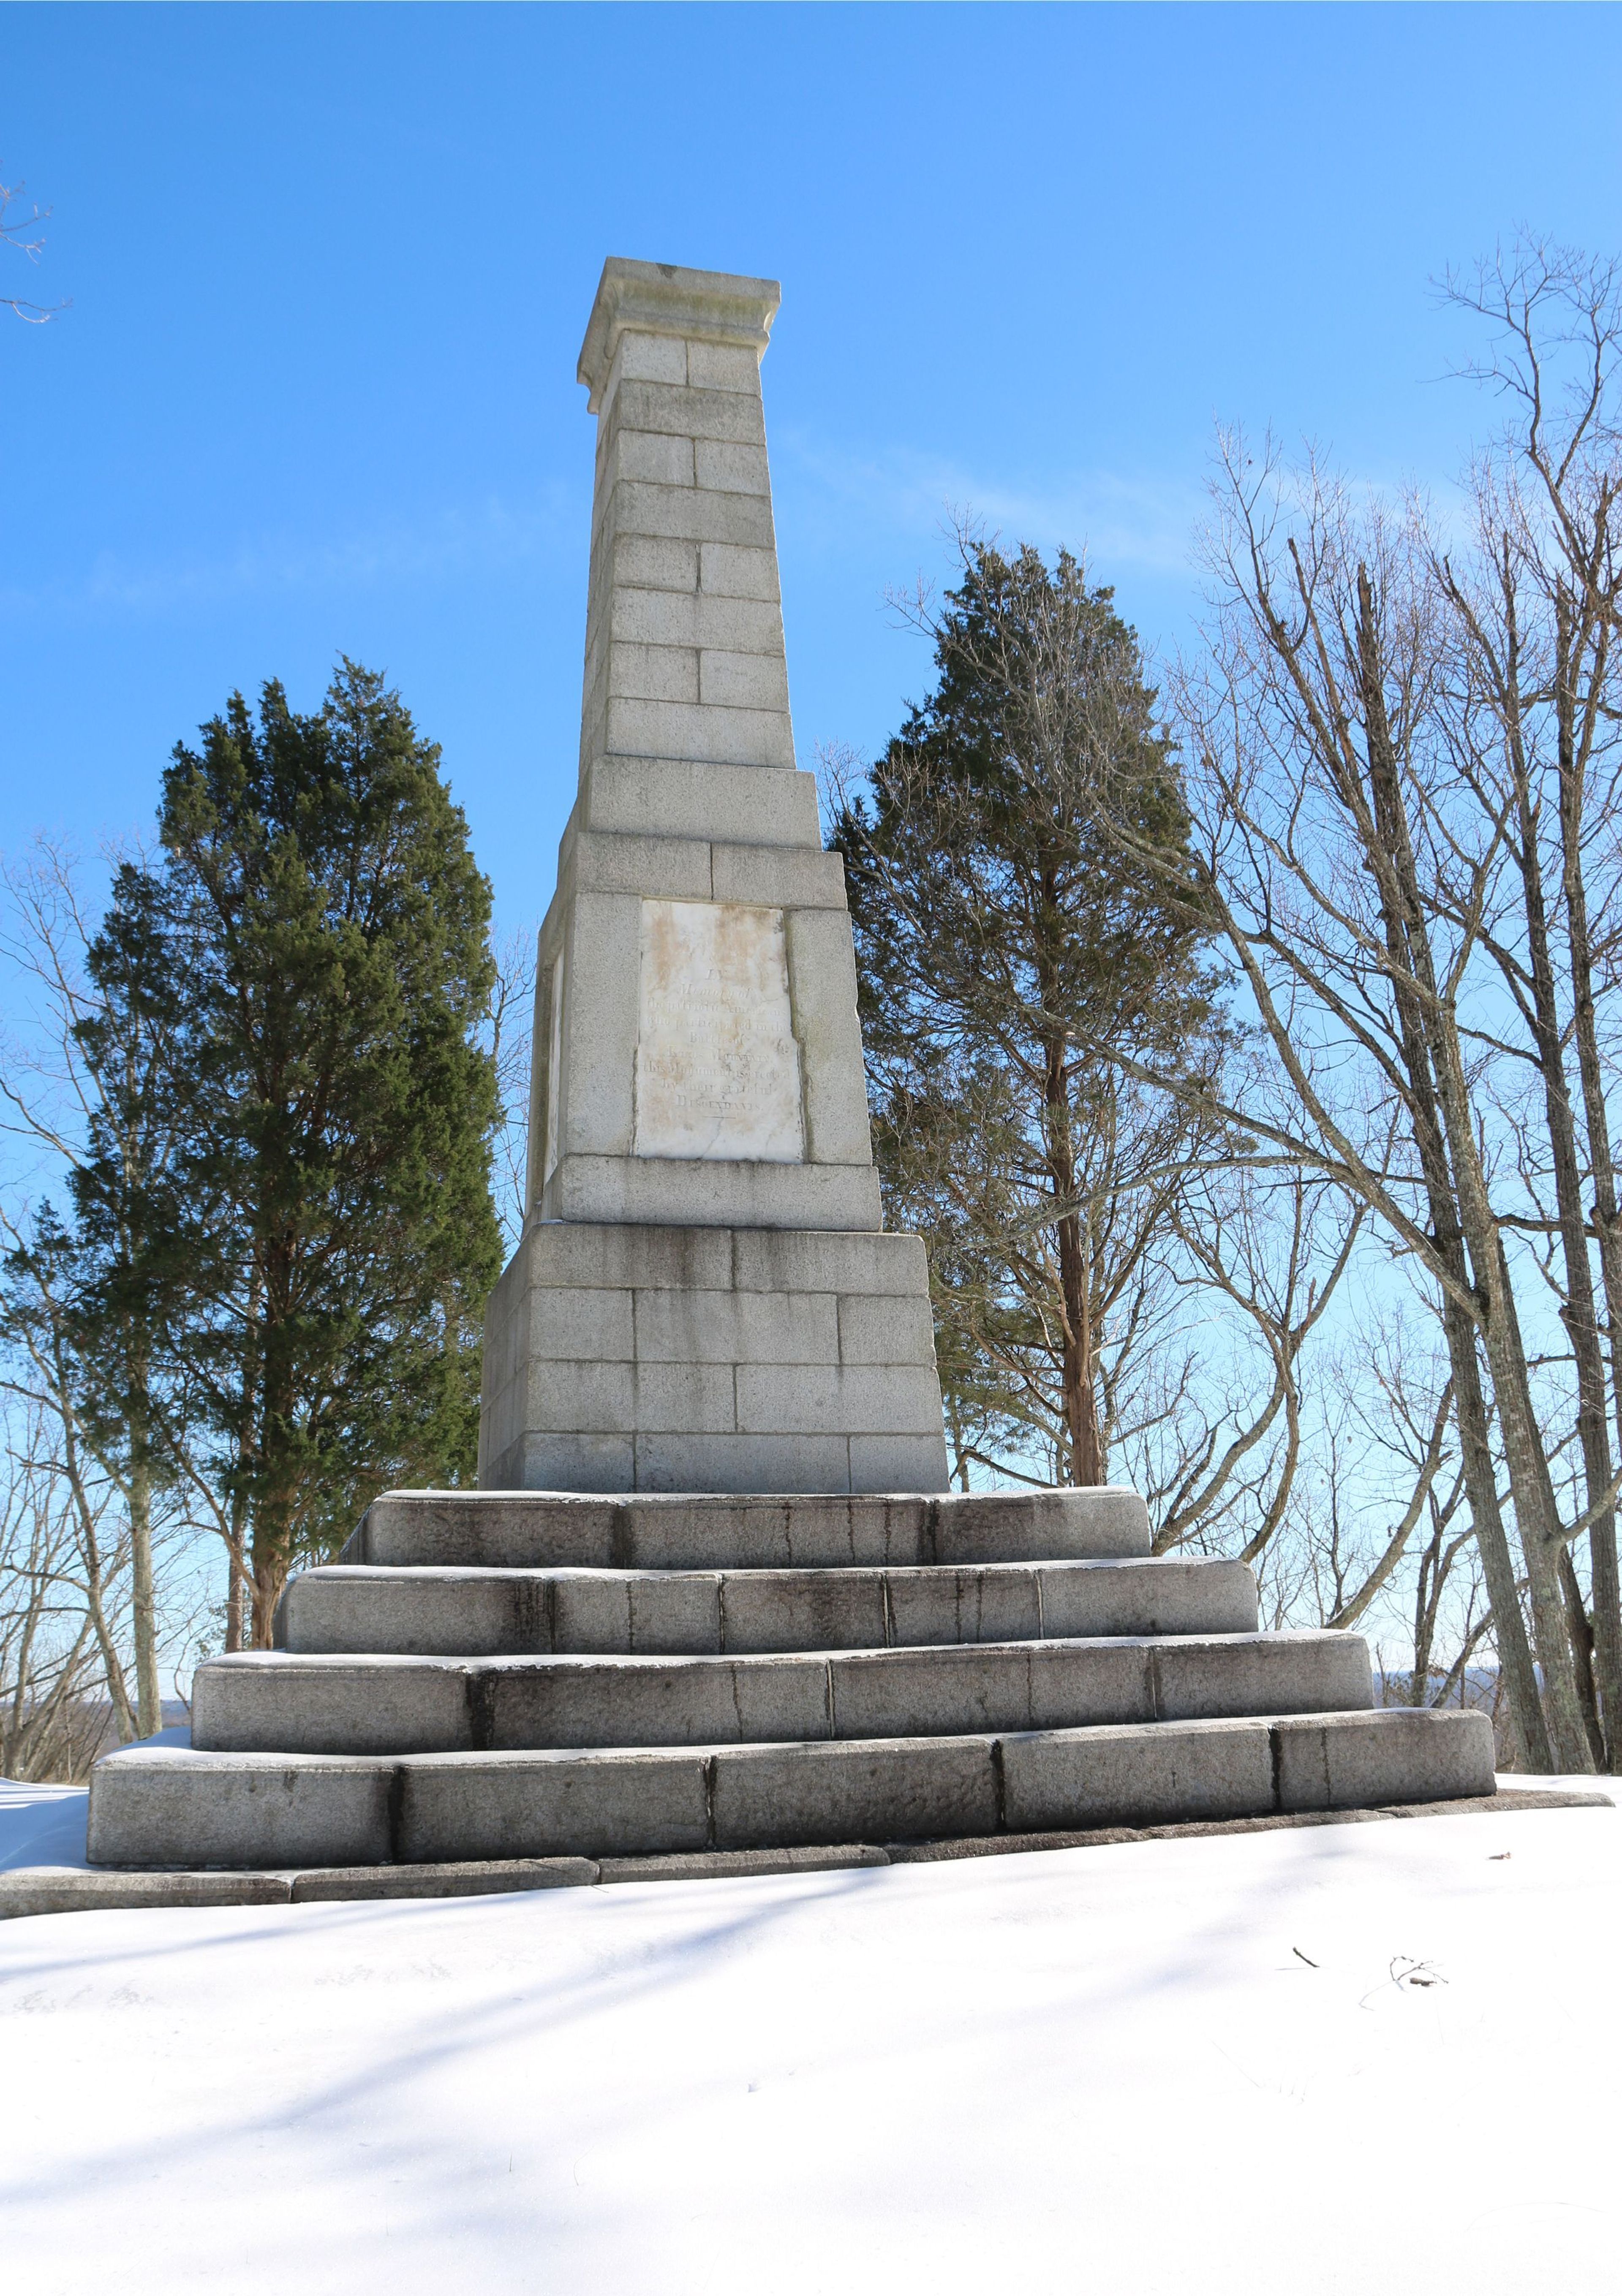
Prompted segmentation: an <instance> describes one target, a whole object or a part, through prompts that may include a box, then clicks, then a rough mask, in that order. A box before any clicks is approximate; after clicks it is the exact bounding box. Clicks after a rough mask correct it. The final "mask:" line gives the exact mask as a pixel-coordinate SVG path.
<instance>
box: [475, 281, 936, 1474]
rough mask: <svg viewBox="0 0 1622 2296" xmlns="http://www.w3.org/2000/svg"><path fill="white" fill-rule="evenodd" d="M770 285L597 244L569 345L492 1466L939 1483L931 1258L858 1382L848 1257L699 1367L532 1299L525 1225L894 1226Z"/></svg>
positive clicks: (858, 1336)
mask: <svg viewBox="0 0 1622 2296" xmlns="http://www.w3.org/2000/svg"><path fill="white" fill-rule="evenodd" d="M776 307H777V290H776V288H775V287H773V286H771V285H770V283H762V282H760V281H756V280H737V279H732V278H730V277H729V276H728V275H720V274H711V273H700V272H687V271H682V270H679V269H675V268H671V267H670V266H646V265H635V264H632V265H622V264H619V263H617V262H611V263H609V264H608V265H607V266H605V271H604V275H603V279H602V282H601V284H600V287H599V291H598V296H597V304H596V306H595V307H594V311H593V316H592V319H591V323H590V326H589V331H588V337H587V344H586V348H584V349H583V350H582V353H581V368H580V373H581V376H582V379H583V380H586V381H587V382H588V388H589V391H590V394H591V405H592V407H593V409H594V410H595V412H596V413H597V424H598V435H597V466H596V485H595V494H594V501H593V509H592V541H591V570H590V575H589V583H588V598H587V634H586V660H585V667H584V676H583V681H582V701H581V719H580V723H581V733H580V802H579V804H578V806H577V808H576V810H575V814H574V816H573V818H572V821H571V824H570V825H569V828H568V830H567V831H566V832H565V833H564V840H563V844H562V847H561V848H560V851H559V873H558V887H557V893H556V898H555V900H554V902H553V904H552V906H551V908H550V910H549V911H548V917H547V921H546V923H545V924H544V925H543V927H542V931H541V939H540V948H539V965H538V970H537V991H536V1027H535V1046H536V1058H535V1062H534V1075H533V1083H532V1089H531V1163H530V1174H529V1196H528V1208H529V1219H530V1234H527V1235H526V1238H525V1241H524V1243H523V1245H522V1246H521V1247H520V1251H519V1254H518V1257H517V1259H515V1262H514V1265H513V1267H512V1268H510V1269H509V1270H508V1272H507V1275H506V1277H505V1278H504V1279H503V1282H502V1283H501V1284H500V1285H498V1288H497V1291H496V1292H495V1294H494V1296H493V1297H492V1299H491V1301H490V1311H489V1318H488V1323H487V1332H486V1349H485V1373H484V1408H483V1413H482V1428H481V1438H480V1480H481V1482H482V1484H483V1486H484V1487H485V1488H491V1489H495V1488H503V1487H512V1486H523V1487H529V1488H538V1487H541V1486H543V1485H545V1484H548V1483H551V1484H558V1485H566V1486H569V1487H572V1488H580V1489H589V1490H607V1489H614V1488H619V1489H624V1490H638V1491H674V1490H678V1489H683V1488H687V1489H694V1488H696V1489H707V1490H732V1491H743V1490H747V1489H751V1488H753V1489H759V1490H767V1491H789V1490H795V1489H804V1490H813V1491H826V1492H829V1493H835V1494H844V1493H849V1492H860V1491H870V1490H875V1489H883V1488H918V1489H922V1490H938V1489H940V1488H943V1486H944V1484H945V1481H946V1447H945V1439H944V1435H943V1429H942V1422H941V1408H940V1389H939V1382H938V1380H937V1378H936V1375H935V1356H934V1344H933V1333H932V1330H931V1329H930V1326H929V1324H928V1322H927V1317H926V1291H925V1286H924V1283H923V1280H922V1269H921V1266H920V1267H919V1268H918V1277H917V1280H916V1282H910V1283H906V1284H905V1285H904V1286H902V1287H901V1288H902V1289H904V1290H905V1291H907V1292H910V1293H912V1294H913V1295H914V1296H915V1301H916V1306H915V1312H914V1313H913V1314H911V1315H910V1316H906V1317H904V1318H902V1317H893V1318H891V1319H890V1328H892V1329H893V1331H894V1332H895V1333H896V1336H897V1343H898V1345H899V1347H900V1348H901V1349H902V1352H901V1353H900V1354H898V1355H893V1356H888V1357H886V1356H885V1355H883V1354H882V1353H881V1352H879V1345H880V1338H881V1334H882V1331H883V1329H884V1324H883V1320H882V1319H880V1318H869V1321H868V1324H867V1325H866V1326H865V1330H863V1331H859V1329H858V1326H857V1325H856V1324H854V1323H852V1347H853V1348H854V1349H856V1350H857V1352H856V1353H853V1354H852V1356H851V1357H849V1358H848V1360H849V1362H850V1363H851V1364H852V1365H860V1370H861V1374H862V1375H861V1377H860V1379H859V1380H853V1381H851V1382H845V1381H844V1359H842V1357H841V1356H840V1354H839V1351H838V1346H837V1341H836V1339H835V1340H834V1341H832V1343H830V1337H829V1330H830V1326H829V1318H830V1316H832V1317H833V1318H834V1323H833V1325H832V1329H833V1331H834V1333H836V1332H837V1320H836V1319H837V1298H836V1296H835V1297H833V1298H830V1299H828V1300H826V1301H824V1302H823V1303H822V1306H821V1308H819V1310H818V1311H815V1312H813V1313H808V1314H806V1315H804V1316H801V1317H800V1318H799V1320H800V1321H801V1322H803V1324H806V1325H807V1326H808V1328H807V1330H806V1331H804V1332H803V1333H800V1334H798V1335H790V1334H788V1333H786V1332H785V1329H784V1326H785V1324H786V1322H787V1320H788V1314H786V1313H785V1314H780V1315H779V1316H778V1317H777V1319H776V1336H775V1340H774V1339H773V1338H770V1337H767V1336H763V1329H764V1324H765V1321H766V1320H767V1319H764V1318H762V1317H755V1318H753V1319H750V1318H745V1317H744V1316H739V1315H737V1313H736V1312H733V1313H732V1316H731V1321H732V1324H733V1327H734V1330H735V1332H736V1334H737V1352H736V1353H734V1354H732V1355H729V1356H726V1355H722V1354H720V1352H718V1349H719V1345H720V1342H719V1341H718V1338H717V1333H718V1332H719V1331H720V1327H721V1325H722V1324H723V1323H724V1322H725V1321H726V1318H727V1314H728V1311H726V1310H724V1309H720V1308H716V1309H713V1310H712V1312H710V1313H709V1314H707V1315H702V1316H701V1315H697V1314H696V1315H695V1316H694V1317H693V1318H692V1320H691V1326H690V1328H691V1331H692V1334H693V1337H694V1340H695V1342H696V1346H697V1347H698V1349H699V1350H700V1351H699V1352H698V1353H697V1354H696V1357H695V1358H694V1359H693V1367H691V1368H690V1369H689V1370H688V1371H687V1373H686V1374H683V1373H682V1369H681V1358H680V1357H679V1356H678V1355H677V1354H676V1353H675V1352H673V1345H674V1342H673V1340H672V1336H671V1334H672V1332H673V1331H674V1330H675V1328H676V1327H675V1324H674V1322H673V1319H671V1318H670V1317H668V1316H666V1317H665V1318H664V1319H663V1326H662V1328H661V1329H659V1330H657V1331H655V1325H657V1324H659V1320H660V1319H659V1318H658V1316H656V1315H650V1316H648V1317H647V1318H646V1319H645V1320H646V1324H647V1326H648V1343H647V1349H646V1351H644V1350H643V1349H642V1348H641V1346H640V1344H639V1343H638V1344H637V1345H636V1346H635V1349H634V1352H631V1353H628V1352H627V1346H626V1340H625V1335H624V1332H623V1328H622V1323H621V1322H620V1320H619V1319H618V1318H617V1317H616V1316H615V1314H614V1311H613V1309H612V1308H609V1307H608V1306H607V1305H606V1304H605V1303H601V1302H597V1303H593V1305H592V1307H591V1308H588V1307H586V1306H584V1305H582V1306H581V1307H580V1308H578V1309H564V1308H558V1309H557V1310H556V1311H555V1312H553V1313H551V1314H549V1315H548V1314H547V1313H541V1314H539V1315H533V1314H530V1313H528V1312H526V1305H525V1300H524V1293H525V1292H526V1290H527V1289H528V1288H529V1287H530V1285H531V1283H532V1282H533V1281H534V1277H533V1274H532V1269H533V1264H534V1256H533V1253H532V1251H531V1242H530V1238H531V1235H532V1234H533V1233H534V1230H535V1228H536V1227H537V1226H540V1225H542V1224H547V1223H558V1224H561V1225H563V1226H618V1227H625V1228H638V1227H648V1226H659V1227H664V1228H671V1227H709V1226H715V1227H725V1228H727V1229H729V1230H740V1229H743V1230H755V1231H760V1230H771V1231H780V1232H784V1233H786V1234H792V1233H795V1232H804V1233H811V1234H816V1233H819V1232H829V1233H846V1234H851V1233H866V1234H871V1235H874V1236H877V1234H878V1231H879V1228H880V1223H881V1218H882V1211H881V1206H880V1201H879V1193H878V1182H877V1174H876V1172H875V1170H874V1168H873V1159H872V1143H871V1139H870V1136H869V1122H868V1108H867V1095H866V1087H865V1080H864V1076H863V1068H862V1052H861V1038H860V1029H859V1027H858V1024H857V1018H856V976H855V966H854V961H853V956H852V942H851V927H850V920H849V916H848V914H847V911H846V906H845V901H844V883H843V875H842V872H841V868H840V865H839V861H838V857H837V856H836V855H832V854H828V853H825V852H824V851H823V850H822V849H821V837H820V833H819V824H818V816H817V803H816V791H815V785H814V783H813V781H812V778H811V775H803V774H800V773H797V772H796V771H795V750H794V735H793V729H792V726H791V724H790V719H789V709H788V679H787V669H786V660H785V655H784V645H783V625H782V610H781V605H780V586H779V583H778V572H777V555H776V546H775V541H774V537H773V531H772V522H771V493H770V472H769V469H768V464H767V456H766V447H765V435H766V434H765V425H764V418H763V414H762V401H761V390H760V378H759V373H758V365H759V358H760V355H761V353H762V350H763V349H764V348H765V344H766V341H767V338H768V335H769V332H770V322H771V315H772V313H773V312H774V311H775V309H776ZM633 310H634V313H635V322H634V324H632V322H631V320H630V319H629V318H627V317H626V316H625V314H626V313H627V312H630V311H633ZM718 312H721V313H724V314H726V315H728V316H726V317H725V319H724V322H723V321H722V320H719V319H717V318H716V316H715V315H716V314H717V313H718ZM740 315H743V316H740ZM714 325H722V326H723V330H724V331H725V330H729V331H730V332H723V335H722V336H720V337H718V336H716V335H715V334H714V333H713V332H711V330H712V326H714ZM688 329H697V330H698V332H696V333H694V334H688V333H687V332H683V331H685V330H688ZM740 329H741V330H742V332H741V333H740V332H739V330H740ZM709 1288H712V1289H727V1290H750V1289H760V1288H762V1286H761V1285H760V1284H759V1283H750V1282H746V1281H740V1280H739V1279H738V1277H737V1275H736V1273H733V1274H729V1275H728V1276H727V1277H726V1278H725V1279H723V1280H722V1283H720V1284H719V1285H712V1286H711V1287H709ZM776 1288H777V1289H778V1291H779V1292H780V1293H781V1295H782V1298H783V1302H784V1307H785V1309H786V1310H789V1311H790V1312H792V1310H791V1302H792V1300H793V1298H794V1296H795V1294H796V1292H798V1293H799V1294H801V1295H803V1293H804V1292H808V1291H811V1290H827V1291H828V1292H832V1293H834V1294H835V1295H837V1292H838V1289H839V1287H838V1286H837V1285H836V1284H827V1285H803V1286H798V1287H796V1286H795V1285H793V1284H783V1285H780V1286H778V1287H776ZM858 1288H860V1287H858ZM878 1288H880V1289H885V1288H888V1287H886V1286H884V1285H880V1286H879V1287H878ZM594 1317H595V1320H594ZM576 1331H578V1332H579V1333H580V1347H579V1350H578V1353H577V1354H576V1355H575V1357H573V1359H572V1362H571V1357H570V1354H569V1349H568V1338H567V1335H568V1334H569V1333H572V1332H576ZM655 1350H656V1351H655ZM632 1363H634V1364H635V1365H637V1366H638V1370H637V1374H636V1375H635V1376H631V1375H630V1373H629V1372H628V1370H627V1368H626V1367H627V1366H628V1365H631V1364H632ZM652 1365H658V1366H660V1368H658V1369H657V1370H654V1369H650V1368H647V1367H648V1366H652ZM712 1367H713V1368H712ZM803 1370H805V1371H810V1372H811V1373H813V1374H819V1375H818V1376H813V1377H812V1378H811V1379H805V1378H801V1377H798V1376H795V1374H797V1373H799V1372H801V1371H803ZM722 1373H724V1374H726V1379H725V1381H723V1380H722V1379H721V1377H720V1376H719V1374H722Z"/></svg>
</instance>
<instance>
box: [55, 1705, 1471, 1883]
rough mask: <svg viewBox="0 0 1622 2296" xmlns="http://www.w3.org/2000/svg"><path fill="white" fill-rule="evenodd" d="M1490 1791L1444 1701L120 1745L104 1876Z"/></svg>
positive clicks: (1066, 1822)
mask: <svg viewBox="0 0 1622 2296" xmlns="http://www.w3.org/2000/svg"><path fill="white" fill-rule="evenodd" d="M1493 1790H1494V1777H1493V1733H1492V1726H1491V1724H1490V1723H1489V1721H1488V1720H1487V1718H1486V1716H1485V1715H1483V1714H1478V1713H1474V1712H1459V1711H1438V1710H1435V1709H1432V1708H1425V1707H1420V1708H1412V1707H1395V1708H1385V1709H1382V1710H1372V1711H1365V1712H1354V1713H1342V1714H1320V1715H1315V1716H1311V1717H1290V1718H1252V1719H1246V1720H1239V1721H1233V1720H1222V1721H1194V1722H1170V1721H1166V1722H1150V1723H1128V1724H1124V1725H1117V1726H1107V1727H1097V1728H1087V1729H1074V1730H1050V1731H1036V1732H1024V1733H1013V1734H1009V1733H999V1734H991V1733H975V1734H963V1735H959V1736H956V1737H950V1738H902V1739H891V1740H879V1741H875V1740H870V1739H868V1740H863V1739H855V1740H850V1739H847V1740H843V1741H841V1740H834V1741H827V1742H824V1743H809V1744H795V1745H748V1746H737V1745H726V1746H718V1747H707V1748H706V1747H693V1748H654V1749H646V1748H644V1749H636V1750H630V1751H627V1750H623V1749H613V1750H610V1751H595V1752H572V1751H536V1752H523V1753H517V1752H515V1753H448V1754H421V1755H415V1756H409V1757H407V1758H404V1759H398V1760H392V1761H391V1760H388V1759H379V1758H365V1757H343V1756H323V1755H300V1754H288V1753H280V1754H226V1753H203V1752H189V1751H184V1750H181V1749H178V1748H172V1747H144V1746H139V1745H136V1746H130V1747H126V1748H124V1749H123V1750H122V1751H119V1752H118V1753H116V1754H111V1755H109V1756H107V1757H106V1758H105V1759H103V1761H101V1762H100V1763H98V1764H97V1766H96V1767H95V1771H94V1773H93V1774H92V1778H91V1786H90V1834H89V1855H90V1858H91V1860H92V1862H93V1863H94V1864H96V1865H102V1866H129V1867H143V1866H144V1867H153V1866H191V1867H197V1866H224V1867H250V1868H252V1867H259V1868H263V1867H274V1866H360V1865H388V1864H391V1863H407V1864H416V1863H426V1862H431V1861H435V1860H449V1859H457V1858H496V1857H556V1856H570V1855H572V1856H580V1857H615V1856H622V1857H623V1856H637V1855H641V1854H645V1853H647V1852H650V1851H668V1850H682V1849H727V1848H763V1847H770V1846H777V1845H784V1846H786V1845H793V1844H832V1843H837V1842H860V1841H870V1842H884V1841H893V1840H902V1839H905V1840H924V1839H930V1838H935V1839H940V1838H947V1837H959V1838H967V1837H972V1836H982V1835H992V1834H997V1833H1042V1832H1047V1831H1058V1830H1063V1829H1068V1828H1074V1827H1083V1826H1092V1825H1163V1824H1173V1823H1176V1822H1178V1821H1180V1820H1188V1819H1195V1818H1219V1817H1246V1816H1264V1815H1266V1814H1267V1813H1269V1812H1271V1811H1294V1810H1306V1809H1354V1808H1375V1807H1379V1806H1382V1805H1385V1804H1389V1803H1393V1802H1424V1801H1433V1800H1434V1801H1442V1800H1457V1799H1461V1798H1462V1797H1464V1796H1467V1795H1474V1794H1490V1793H1491V1792H1493Z"/></svg>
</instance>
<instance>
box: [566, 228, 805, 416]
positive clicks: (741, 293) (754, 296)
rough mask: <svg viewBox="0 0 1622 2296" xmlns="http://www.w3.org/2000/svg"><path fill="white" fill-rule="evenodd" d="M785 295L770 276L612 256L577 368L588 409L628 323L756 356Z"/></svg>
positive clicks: (599, 287) (600, 283) (643, 330)
mask: <svg viewBox="0 0 1622 2296" xmlns="http://www.w3.org/2000/svg"><path fill="white" fill-rule="evenodd" d="M782 299H783V291H782V289H781V288H780V287H779V286H778V283H777V281H776V280H775V279H750V278H746V277H744V276H742V275H739V274H737V273H735V272H731V271H690V270H688V269H687V267H686V266H684V265H682V264H679V263H636V262H633V261H632V260H631V259H630V257H629V256H623V255H611V256H610V257H609V258H608V260H607V262H606V263H605V264H604V266H603V275H602V277H601V278H600V279H599V280H598V282H597V300H596V302H595V303H593V305H592V307H591V316H590V318H589V321H588V322H587V325H586V340H585V341H584V342H583V343H582V344H581V345H580V365H579V367H578V369H577V371H576V379H577V381H580V382H583V383H584V384H585V386H586V388H587V389H588V390H589V392H590V394H591V398H590V401H589V405H590V408H591V412H592V413H593V414H596V413H597V406H598V402H599V400H600V399H601V398H602V395H603V391H604V389H605V387H606V385H607V381H608V377H609V373H610V372H611V370H612V368H613V355H614V351H615V348H616V347H617V346H618V343H619V340H620V337H621V336H622V334H623V333H624V332H625V331H626V329H627V328H632V329H634V330H635V331H636V332H638V333H640V334H648V335H679V336H682V337H683V338H685V339H686V340H687V341H689V342H693V341H700V342H712V343H736V344H738V345H739V346H741V347H742V348H745V349H748V350H752V351H753V353H754V355H755V357H757V358H759V357H760V356H761V355H762V352H763V351H764V350H765V348H766V345H767V342H768V340H770V334H771V323H772V321H773V319H774V318H776V316H777V313H778V304H779V303H780V302H781V301H782Z"/></svg>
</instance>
